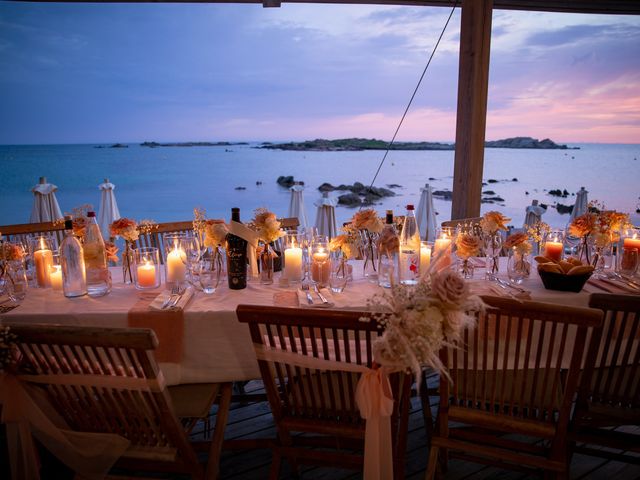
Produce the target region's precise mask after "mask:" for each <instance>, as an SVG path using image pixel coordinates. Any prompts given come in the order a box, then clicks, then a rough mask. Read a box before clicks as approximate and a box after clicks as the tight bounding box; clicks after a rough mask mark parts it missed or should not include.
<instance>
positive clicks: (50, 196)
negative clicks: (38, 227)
mask: <svg viewBox="0 0 640 480" xmlns="http://www.w3.org/2000/svg"><path fill="white" fill-rule="evenodd" d="M57 189H58V187H56V186H55V185H53V184H52V183H47V178H46V177H40V183H38V185H36V186H35V187H33V188H32V189H31V191H32V192H33V208H32V209H31V220H29V222H31V223H40V222H54V221H56V220H58V219H59V218H62V212H61V211H60V205H58V200H57V199H56V194H55V191H56V190H57Z"/></svg>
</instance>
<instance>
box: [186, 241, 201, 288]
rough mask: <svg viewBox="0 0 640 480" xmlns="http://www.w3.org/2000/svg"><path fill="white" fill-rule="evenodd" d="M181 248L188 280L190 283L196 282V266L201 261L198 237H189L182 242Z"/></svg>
mask: <svg viewBox="0 0 640 480" xmlns="http://www.w3.org/2000/svg"><path fill="white" fill-rule="evenodd" d="M183 247H184V249H185V253H186V256H187V258H186V260H187V268H188V270H189V278H190V280H191V283H194V282H196V276H197V274H198V272H199V269H198V266H199V263H200V260H201V259H202V249H201V246H200V241H199V240H198V237H195V236H189V237H187V238H185V239H184V240H183Z"/></svg>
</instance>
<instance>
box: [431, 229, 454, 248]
mask: <svg viewBox="0 0 640 480" xmlns="http://www.w3.org/2000/svg"><path fill="white" fill-rule="evenodd" d="M450 248H451V239H450V238H449V236H448V235H447V234H446V233H444V232H443V233H442V236H441V237H440V238H438V239H436V243H435V245H434V247H433V253H438V252H440V251H442V250H448V249H450Z"/></svg>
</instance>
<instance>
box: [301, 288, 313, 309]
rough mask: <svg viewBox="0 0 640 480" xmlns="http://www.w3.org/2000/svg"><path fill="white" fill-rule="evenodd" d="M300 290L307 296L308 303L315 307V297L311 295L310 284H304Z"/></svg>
mask: <svg viewBox="0 0 640 480" xmlns="http://www.w3.org/2000/svg"><path fill="white" fill-rule="evenodd" d="M300 289H301V290H302V291H303V292H304V293H305V295H306V296H307V303H309V305H313V297H312V296H311V294H310V293H309V284H308V283H303V284H302V285H300Z"/></svg>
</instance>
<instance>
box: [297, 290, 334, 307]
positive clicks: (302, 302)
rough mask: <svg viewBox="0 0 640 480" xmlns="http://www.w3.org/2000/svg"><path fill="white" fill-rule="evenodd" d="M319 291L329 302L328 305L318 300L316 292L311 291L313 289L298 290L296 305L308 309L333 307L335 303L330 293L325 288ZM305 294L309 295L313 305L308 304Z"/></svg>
mask: <svg viewBox="0 0 640 480" xmlns="http://www.w3.org/2000/svg"><path fill="white" fill-rule="evenodd" d="M319 290H320V293H321V294H322V296H323V297H324V298H326V299H327V300H328V301H329V303H324V302H323V301H322V300H320V297H319V296H318V294H317V293H316V292H314V291H313V289H311V288H310V289H309V290H307V291H304V290H302V289H300V288H299V289H298V290H296V293H297V295H298V305H299V306H300V307H309V308H329V307H333V306H334V305H335V302H334V301H333V295H331V292H330V291H329V290H328V289H326V288H320V289H319ZM307 293H309V294H310V295H311V298H312V299H313V304H311V303H309V301H308V300H307Z"/></svg>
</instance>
